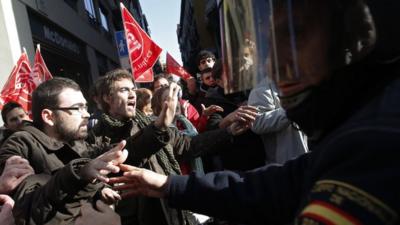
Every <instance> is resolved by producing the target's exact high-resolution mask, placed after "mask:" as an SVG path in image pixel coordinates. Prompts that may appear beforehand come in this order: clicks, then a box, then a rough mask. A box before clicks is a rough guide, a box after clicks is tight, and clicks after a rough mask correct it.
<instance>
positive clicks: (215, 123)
mask: <svg viewBox="0 0 400 225" xmlns="http://www.w3.org/2000/svg"><path fill="white" fill-rule="evenodd" d="M206 97H207V98H206V99H207V101H206V105H207V106H209V105H218V106H221V107H222V108H223V109H224V111H223V112H218V113H213V114H212V115H211V116H210V117H209V118H208V120H207V127H206V129H207V130H214V129H218V128H219V123H220V122H221V120H222V119H223V118H224V117H225V116H227V115H228V114H230V113H232V112H234V111H235V110H236V109H237V108H238V107H239V106H240V105H241V104H242V103H243V102H245V101H246V100H247V98H246V95H245V94H244V93H242V92H239V93H233V94H228V95H225V94H224V89H223V88H221V87H219V86H217V87H216V88H210V89H209V91H208V92H207V94H206ZM233 141H234V144H233V145H232V146H225V147H224V148H222V149H220V151H219V152H218V155H217V156H216V157H212V158H211V157H210V156H206V157H203V158H202V159H203V162H204V166H205V170H206V171H207V172H211V171H216V170H222V169H228V170H236V171H245V170H250V169H254V168H257V167H260V166H263V165H265V152H264V151H263V143H262V139H261V138H260V136H259V135H257V134H255V133H254V132H253V131H251V130H248V131H246V132H245V133H243V134H241V135H238V136H235V137H234V138H233ZM216 162H217V163H216Z"/></svg>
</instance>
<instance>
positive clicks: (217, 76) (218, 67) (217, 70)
mask: <svg viewBox="0 0 400 225" xmlns="http://www.w3.org/2000/svg"><path fill="white" fill-rule="evenodd" d="M222 73H223V66H222V62H221V60H217V61H215V64H214V66H213V68H212V70H211V76H212V77H213V78H214V80H222Z"/></svg>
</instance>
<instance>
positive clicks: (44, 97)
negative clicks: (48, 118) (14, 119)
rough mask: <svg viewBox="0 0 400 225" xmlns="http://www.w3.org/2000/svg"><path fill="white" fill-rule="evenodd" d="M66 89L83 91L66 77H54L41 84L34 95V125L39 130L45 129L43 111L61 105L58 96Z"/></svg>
mask: <svg viewBox="0 0 400 225" xmlns="http://www.w3.org/2000/svg"><path fill="white" fill-rule="evenodd" d="M66 88H70V89H72V90H75V91H81V89H80V87H79V85H78V84H77V83H76V82H75V81H73V80H71V79H69V78H64V77H54V78H53V79H50V80H47V81H45V82H43V83H41V84H40V85H39V86H38V87H37V88H36V89H35V90H34V91H33V93H32V116H33V123H34V124H35V125H36V126H37V127H38V128H43V125H44V122H43V120H42V111H43V109H50V108H53V107H57V106H58V104H59V98H58V96H59V95H60V94H61V92H63V91H64V90H65V89H66Z"/></svg>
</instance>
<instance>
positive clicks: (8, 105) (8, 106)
mask: <svg viewBox="0 0 400 225" xmlns="http://www.w3.org/2000/svg"><path fill="white" fill-rule="evenodd" d="M15 108H21V109H23V108H22V105H21V104H19V103H18V102H14V101H11V102H7V103H6V104H5V105H4V106H3V109H2V110H1V118H2V119H3V122H4V124H6V125H7V114H8V113H9V112H11V111H12V110H13V109H15Z"/></svg>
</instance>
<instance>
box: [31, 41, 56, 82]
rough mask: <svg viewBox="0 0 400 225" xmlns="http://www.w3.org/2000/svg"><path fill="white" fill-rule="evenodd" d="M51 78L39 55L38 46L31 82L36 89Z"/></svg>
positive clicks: (38, 46) (38, 47)
mask: <svg viewBox="0 0 400 225" xmlns="http://www.w3.org/2000/svg"><path fill="white" fill-rule="evenodd" d="M52 78H53V76H52V75H51V73H50V71H49V69H48V68H47V66H46V63H45V62H44V60H43V57H42V54H41V53H40V45H37V48H36V54H35V62H34V64H33V71H32V79H33V82H34V83H35V85H36V87H37V86H39V84H41V83H43V82H44V81H46V80H49V79H52ZM36 87H35V88H36Z"/></svg>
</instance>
